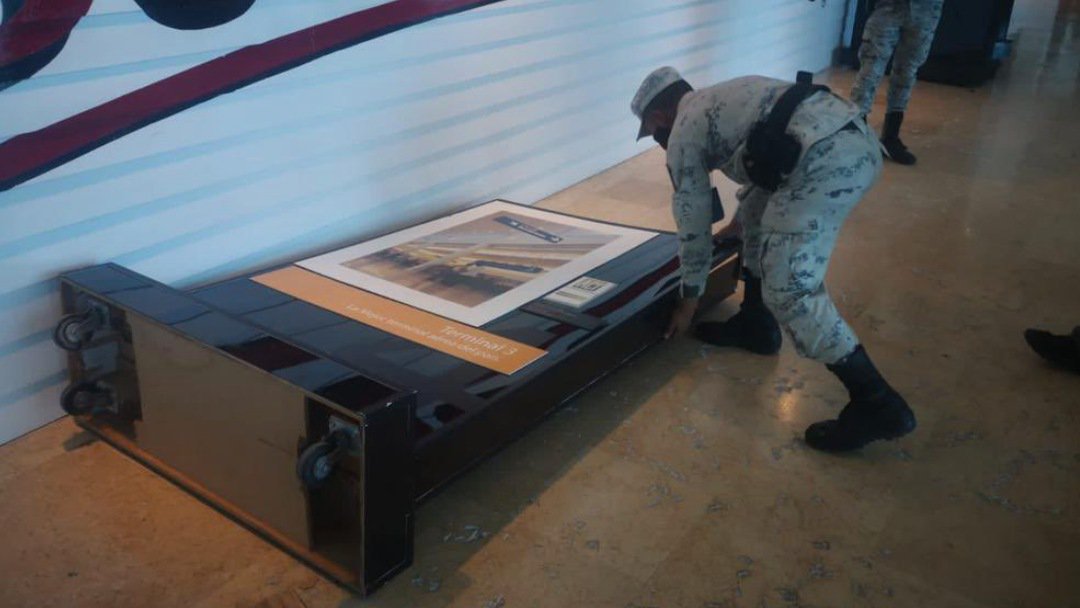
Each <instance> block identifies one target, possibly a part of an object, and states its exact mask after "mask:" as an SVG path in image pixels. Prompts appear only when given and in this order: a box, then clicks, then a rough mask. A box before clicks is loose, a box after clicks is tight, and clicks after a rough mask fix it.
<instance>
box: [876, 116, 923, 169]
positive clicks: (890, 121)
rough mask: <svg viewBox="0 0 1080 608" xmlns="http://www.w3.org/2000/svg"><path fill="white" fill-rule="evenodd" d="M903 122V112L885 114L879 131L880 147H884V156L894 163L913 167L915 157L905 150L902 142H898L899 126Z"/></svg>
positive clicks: (905, 147)
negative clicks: (883, 124) (883, 123)
mask: <svg viewBox="0 0 1080 608" xmlns="http://www.w3.org/2000/svg"><path fill="white" fill-rule="evenodd" d="M903 122H904V113H903V112H889V113H887V114H885V126H884V127H883V128H882V129H881V145H883V146H885V154H886V155H888V157H889V159H890V160H892V161H893V162H894V163H897V164H900V165H914V164H915V160H916V159H915V155H914V154H912V153H911V152H910V151H909V150H908V149H907V146H905V145H904V142H902V141H900V125H901V124H903Z"/></svg>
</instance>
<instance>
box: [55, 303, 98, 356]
mask: <svg viewBox="0 0 1080 608" xmlns="http://www.w3.org/2000/svg"><path fill="white" fill-rule="evenodd" d="M101 325H102V323H101V318H100V315H99V314H97V313H96V312H95V311H94V309H90V310H87V311H85V312H79V313H74V314H70V315H64V316H63V317H61V319H60V322H59V323H57V324H56V329H54V330H53V342H55V343H56V345H57V346H59V347H60V348H62V349H64V350H67V351H72V352H74V351H79V350H82V349H83V347H85V346H86V345H87V344H88V343H89V342H90V338H91V336H92V335H93V333H94V332H95V331H97V330H98V329H99V328H100V327H101Z"/></svg>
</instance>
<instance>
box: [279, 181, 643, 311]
mask: <svg viewBox="0 0 1080 608" xmlns="http://www.w3.org/2000/svg"><path fill="white" fill-rule="evenodd" d="M500 211H505V212H511V213H515V214H517V215H523V216H526V217H533V218H536V219H542V220H546V221H549V222H555V223H559V224H564V225H567V226H575V227H578V228H582V229H586V230H591V231H593V232H600V233H604V234H609V235H614V236H616V237H617V238H616V239H615V240H613V241H611V242H610V243H607V244H605V245H602V246H601V247H598V248H597V249H595V250H593V251H591V252H589V253H587V254H585V255H583V256H581V257H579V258H577V259H575V260H573V261H571V262H568V263H566V264H564V265H562V266H560V267H558V268H556V269H554V270H552V271H550V272H548V273H545V274H544V275H543V276H541V277H538V278H536V279H533V280H531V281H529V282H528V283H524V284H522V285H519V286H518V287H515V288H514V289H511V290H510V291H507V292H506V293H503V294H501V295H498V296H496V297H494V298H491V299H490V300H488V301H486V302H484V303H482V304H478V305H476V306H472V307H469V306H464V305H461V304H457V303H455V302H450V301H447V300H444V299H442V298H440V297H438V296H433V295H429V294H426V293H423V292H420V291H417V290H415V289H410V288H408V287H404V286H402V285H398V284H397V283H394V282H392V281H387V280H385V279H381V278H379V277H376V276H372V275H369V274H366V273H363V272H360V271H358V270H353V269H351V268H347V267H345V266H342V263H343V262H347V261H349V260H354V259H356V258H360V257H364V256H366V255H370V254H372V253H375V252H378V251H382V250H384V249H388V248H390V247H394V246H396V245H400V244H402V243H408V242H411V241H415V240H417V239H420V238H423V237H425V236H428V235H431V234H435V233H437V232H441V231H443V230H447V229H450V228H453V227H455V226H458V225H461V224H465V223H467V222H471V221H473V220H476V219H479V218H482V217H484V216H487V215H491V214H492V213H497V212H500ZM656 235H657V233H655V232H651V231H649V230H643V229H639V228H628V227H625V226H616V225H613V224H606V223H603V222H597V221H593V220H587V219H582V218H577V217H573V216H569V215H563V214H561V213H558V212H555V211H546V210H543V209H536V208H534V207H528V206H525V205H518V204H514V203H508V202H506V201H502V200H496V201H492V202H490V203H485V204H482V205H478V206H476V207H472V208H470V209H466V210H465V211H461V212H458V213H454V214H451V215H447V216H444V217H440V218H437V219H434V220H431V221H429V222H425V223H423V224H419V225H416V226H412V227H410V228H405V229H403V230H399V231H397V232H393V233H390V234H387V235H384V236H381V237H378V238H375V239H372V240H370V241H365V242H363V243H358V244H356V245H351V246H349V247H345V248H343V249H338V250H336V251H331V252H329V253H325V254H323V255H320V256H316V257H313V258H308V259H306V260H301V261H300V262H297V263H296V264H297V265H298V266H300V267H302V268H306V269H307V270H310V271H312V272H315V273H318V274H321V275H323V276H325V277H329V278H331V279H335V280H337V281H340V282H342V283H345V284H347V285H352V286H353V287H357V288H359V289H363V290H365V291H370V292H372V293H375V294H378V295H381V296H384V297H387V298H390V299H391V300H396V301H398V302H401V303H402V304H407V305H409V306H412V307H414V308H419V309H421V310H426V311H428V312H431V313H434V314H437V315H440V316H443V317H447V318H449V319H453V320H455V321H459V322H461V323H466V324H468V325H472V326H473V327H480V326H482V325H484V324H486V323H489V322H491V321H493V320H495V319H497V318H499V317H501V316H503V315H505V314H506V313H508V312H510V311H512V310H514V309H515V308H518V307H520V306H523V305H525V304H528V303H529V302H532V301H533V300H536V299H538V298H542V297H543V296H545V295H547V294H548V293H550V292H553V291H555V290H557V289H559V288H560V287H562V286H564V285H566V284H567V283H570V282H572V281H574V280H576V279H577V278H578V277H580V276H582V275H584V274H587V273H588V272H589V271H591V270H593V269H594V268H596V267H598V266H600V265H602V264H605V263H607V262H609V261H611V260H613V259H615V258H617V257H618V256H620V255H623V254H624V253H627V252H628V251H630V250H632V249H634V248H635V247H638V246H639V245H641V244H642V243H645V242H646V241H648V240H649V239H651V238H653V237H655V236H656Z"/></svg>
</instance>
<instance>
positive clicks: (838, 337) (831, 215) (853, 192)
mask: <svg viewBox="0 0 1080 608" xmlns="http://www.w3.org/2000/svg"><path fill="white" fill-rule="evenodd" d="M881 162H882V161H881V149H880V147H879V145H878V142H877V139H876V138H875V137H874V135H873V132H872V131H870V130H869V129H868V128H865V125H864V124H862V123H861V121H860V128H859V129H858V130H850V129H849V130H844V131H840V132H838V133H835V134H833V135H831V136H829V137H827V138H825V139H823V140H821V141H819V142H818V143H816V144H814V145H813V146H812V147H811V148H810V149H809V150H807V152H806V154H805V155H804V157H803V159H802V160H801V161H800V163H799V165H798V166H797V167H796V169H795V171H794V172H793V173H792V175H791V176H789V177H788V179H787V180H786V181H785V182H784V183H783V184H781V186H780V188H778V189H777V191H776V192H768V191H767V190H763V189H761V188H758V187H754V186H751V187H749V188H747V189H744V190H742V191H740V193H739V199H740V202H739V209H738V211H737V213H736V219H737V220H738V222H739V223H740V224H741V225H742V232H743V251H742V255H743V262H744V264H745V268H746V271H747V272H749V273H750V274H752V275H754V276H757V277H760V278H761V280H762V281H761V282H762V295H763V298H764V301H765V305H766V306H768V308H769V310H770V311H772V313H773V314H774V315H775V316H776V318H777V320H778V321H779V322H780V325H781V326H783V327H784V329H785V331H786V332H787V334H788V335H789V336H790V337H791V339H792V342H794V344H795V349H796V350H797V351H798V352H799V354H800V355H802V356H804V357H809V358H811V359H815V360H818V361H821V362H823V363H835V362H837V361H839V360H840V359H842V358H844V357H846V356H847V355H849V354H851V352H852V351H854V350H855V347H856V346H858V344H859V339H858V338H857V337H856V336H855V332H854V331H852V329H851V327H849V326H848V324H847V323H846V322H845V321H844V319H843V318H841V317H840V313H839V312H837V310H836V306H835V305H834V304H833V301H832V299H831V298H830V297H829V293H828V291H826V289H825V282H824V281H825V271H826V270H827V269H828V267H829V258H830V257H831V256H832V252H833V247H835V246H836V238H837V236H838V235H839V233H840V227H841V226H842V225H843V223H844V220H845V219H846V218H847V215H848V213H849V212H850V211H851V210H852V209H853V208H854V207H855V204H856V203H858V202H859V200H860V199H861V198H862V197H863V194H864V193H865V192H866V191H867V190H868V189H869V188H870V186H871V185H873V184H874V182H875V181H877V178H878V176H879V175H880V173H881Z"/></svg>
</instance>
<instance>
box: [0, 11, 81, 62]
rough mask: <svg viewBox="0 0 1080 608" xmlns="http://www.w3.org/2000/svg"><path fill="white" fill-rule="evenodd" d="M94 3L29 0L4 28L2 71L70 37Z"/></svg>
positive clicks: (0, 53) (1, 30) (0, 33)
mask: <svg viewBox="0 0 1080 608" xmlns="http://www.w3.org/2000/svg"><path fill="white" fill-rule="evenodd" d="M91 1H92V0H26V3H25V4H23V5H22V7H20V8H19V10H18V11H17V12H16V13H15V14H14V15H12V17H11V18H10V19H7V20H5V21H4V24H3V25H0V70H3V69H4V68H7V67H8V66H11V65H14V64H16V63H18V62H20V61H23V60H26V59H29V58H30V57H32V56H34V55H35V54H37V53H40V52H42V51H45V50H46V49H49V48H51V47H52V46H54V45H55V44H57V43H59V42H63V41H64V39H65V38H67V36H68V34H70V33H71V30H73V29H74V28H75V24H76V23H78V22H79V19H82V18H83V15H85V14H86V11H88V10H90V3H91Z"/></svg>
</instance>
